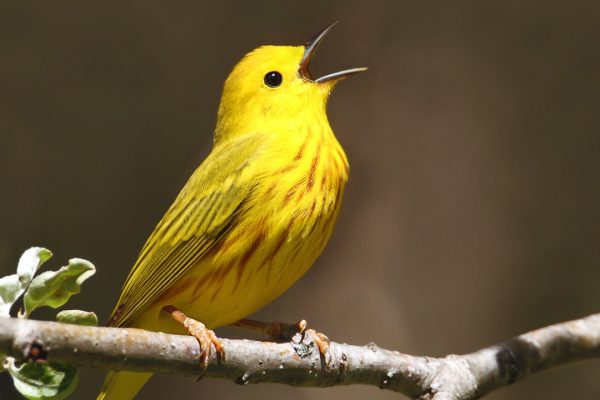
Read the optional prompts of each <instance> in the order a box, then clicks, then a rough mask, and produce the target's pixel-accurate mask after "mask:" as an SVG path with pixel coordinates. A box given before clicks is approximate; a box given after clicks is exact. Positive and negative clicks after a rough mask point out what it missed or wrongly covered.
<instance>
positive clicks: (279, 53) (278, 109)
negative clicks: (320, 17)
mask: <svg viewBox="0 0 600 400" xmlns="http://www.w3.org/2000/svg"><path fill="white" fill-rule="evenodd" d="M333 25H335V23H334V24H331V25H329V26H328V27H326V28H325V29H323V30H322V31H320V32H319V33H317V34H316V35H315V36H314V37H313V38H312V39H310V40H309V41H308V42H307V43H306V44H305V45H304V46H262V47H259V48H257V49H255V50H253V51H252V52H250V53H248V54H246V56H244V58H243V59H242V60H241V61H240V62H239V63H238V64H237V65H236V66H235V68H234V69H233V71H232V72H231V74H229V77H228V78H227V80H226V81H225V87H224V88H223V95H222V97H221V104H220V106H219V113H218V117H217V128H216V131H215V143H216V142H219V141H222V140H225V139H226V138H229V137H233V136H236V135H240V134H246V133H250V132H252V131H255V130H257V129H258V130H261V129H270V128H271V126H275V127H276V126H278V125H279V126H281V124H284V125H285V126H289V125H290V124H293V123H294V121H295V120H299V119H301V118H304V119H307V118H324V119H325V121H326V115H325V109H326V105H327V98H328V97H329V93H331V90H332V89H333V87H334V86H335V84H336V83H337V82H339V81H340V80H342V79H345V78H346V77H348V76H350V75H353V74H356V73H358V72H361V71H365V70H366V68H352V69H347V70H343V71H339V72H335V73H332V74H328V75H325V76H322V77H320V78H314V77H313V76H312V74H311V72H310V62H311V60H312V59H313V56H314V55H315V52H316V50H317V47H318V46H319V44H320V43H321V41H322V40H323V38H324V37H325V35H326V34H327V33H328V32H329V30H330V29H331V28H332V27H333ZM311 113H312V115H310V114H311Z"/></svg>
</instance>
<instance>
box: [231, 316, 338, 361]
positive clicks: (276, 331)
mask: <svg viewBox="0 0 600 400" xmlns="http://www.w3.org/2000/svg"><path fill="white" fill-rule="evenodd" d="M233 325H234V326H237V327H240V328H245V329H250V330H253V331H258V332H262V333H264V334H266V335H268V336H269V337H270V338H271V339H273V340H282V339H283V340H287V341H290V342H293V341H294V339H295V337H296V336H297V335H300V337H299V341H302V340H304V338H305V337H306V335H309V336H310V337H311V338H312V340H313V342H314V343H315V344H316V345H317V347H318V348H319V353H320V354H321V355H322V356H324V357H325V356H326V354H327V350H328V349H329V338H328V337H327V336H326V335H324V334H323V333H321V332H317V331H315V330H314V329H306V326H307V323H306V320H304V319H303V320H300V321H298V322H296V323H293V324H289V323H286V322H261V321H255V320H252V319H241V320H239V321H237V322H235V323H234V324H233Z"/></svg>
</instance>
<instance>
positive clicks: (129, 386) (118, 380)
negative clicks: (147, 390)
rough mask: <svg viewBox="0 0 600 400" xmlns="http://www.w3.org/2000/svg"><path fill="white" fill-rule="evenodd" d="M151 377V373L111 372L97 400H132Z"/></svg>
mask: <svg viewBox="0 0 600 400" xmlns="http://www.w3.org/2000/svg"><path fill="white" fill-rule="evenodd" d="M151 376H152V373H151V372H129V371H119V372H117V371H110V372H109V373H108V375H106V378H105V379H104V384H102V390H101V391H100V394H99V395H98V397H97V398H96V400H131V399H133V398H134V397H135V395H136V394H137V393H138V392H139V391H140V389H141V388H142V386H144V384H145V383H146V381H148V379H150V377H151Z"/></svg>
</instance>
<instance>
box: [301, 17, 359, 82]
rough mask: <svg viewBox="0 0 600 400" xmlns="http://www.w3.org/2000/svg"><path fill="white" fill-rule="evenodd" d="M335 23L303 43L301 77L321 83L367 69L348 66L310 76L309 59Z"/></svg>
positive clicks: (343, 77) (340, 78)
mask: <svg viewBox="0 0 600 400" xmlns="http://www.w3.org/2000/svg"><path fill="white" fill-rule="evenodd" d="M335 24H337V22H334V23H333V24H331V25H329V26H327V27H326V28H325V29H323V30H321V31H320V32H319V33H317V34H316V35H315V36H313V37H312V38H311V39H310V40H309V41H308V42H307V43H306V44H305V45H304V48H305V49H306V50H304V56H302V60H301V61H300V67H299V68H298V73H299V74H300V76H301V77H302V78H304V79H306V80H307V81H310V82H317V83H322V82H328V81H334V80H342V79H345V78H347V77H348V76H350V75H354V74H357V73H359V72H362V71H366V70H367V68H366V67H360V68H350V69H345V70H343V71H339V72H334V73H332V74H328V75H325V76H322V77H320V78H317V79H314V78H313V77H312V75H311V73H310V60H312V58H313V56H314V55H315V53H316V51H317V48H318V47H319V44H321V42H322V41H323V38H325V36H326V35H327V33H328V32H329V31H330V30H331V28H333V27H334V25H335Z"/></svg>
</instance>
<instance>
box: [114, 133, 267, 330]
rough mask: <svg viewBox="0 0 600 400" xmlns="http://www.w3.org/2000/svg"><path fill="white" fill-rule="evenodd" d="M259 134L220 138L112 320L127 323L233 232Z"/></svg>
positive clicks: (143, 258)
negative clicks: (231, 229) (230, 231)
mask: <svg viewBox="0 0 600 400" xmlns="http://www.w3.org/2000/svg"><path fill="white" fill-rule="evenodd" d="M262 139H263V138H261V137H260V134H254V135H247V136H243V137H241V138H238V139H232V140H231V141H229V142H228V143H224V144H221V145H219V146H217V147H215V149H213V151H212V152H211V154H210V155H209V156H208V157H207V158H206V160H205V161H204V162H203V163H202V164H201V165H200V167H198V169H197V170H196V171H195V172H194V174H193V175H192V176H191V177H190V179H189V180H188V182H187V183H186V185H185V186H184V188H183V189H182V190H181V192H180V193H179V196H177V198H176V199H175V202H174V203H173V204H172V205H171V207H170V208H169V210H168V211H167V212H166V213H165V215H164V216H163V218H162V219H161V221H160V222H159V223H158V225H157V227H156V228H155V229H154V232H152V234H151V235H150V237H149V238H148V240H147V241H146V244H145V245H144V247H143V248H142V251H141V252H140V255H139V258H138V260H137V262H136V263H135V265H134V266H133V268H132V269H131V272H130V273H129V276H128V277H127V280H126V281H125V284H124V286H123V291H122V293H121V297H120V298H119V301H118V302H117V305H116V307H115V309H114V310H113V313H112V316H111V318H110V319H109V322H108V325H109V326H124V325H127V324H128V323H129V322H131V321H132V319H133V318H135V317H136V316H138V315H139V313H140V312H141V311H142V310H144V308H146V307H147V306H148V305H150V304H151V303H152V302H153V301H154V300H156V299H157V298H158V297H159V296H160V295H161V294H162V293H164V292H165V290H167V289H168V288H169V287H170V286H171V285H172V284H173V283H174V282H175V281H176V280H177V279H178V278H179V277H181V276H182V275H183V274H184V273H185V272H186V271H188V270H189V269H190V268H191V267H192V266H193V265H194V264H196V262H197V261H198V260H199V259H201V258H202V257H203V256H205V255H206V253H207V252H208V251H209V250H210V249H211V248H212V247H213V246H214V245H215V244H216V243H218V242H219V241H220V240H221V238H222V237H223V236H224V235H225V234H226V233H227V232H228V230H229V229H230V228H231V227H232V226H233V225H234V224H235V221H236V219H238V218H239V217H240V214H242V213H244V212H245V211H244V210H245V207H244V204H245V203H246V200H247V199H248V197H249V196H250V195H251V192H252V189H253V187H254V185H255V184H256V181H257V177H256V174H254V173H253V171H252V170H253V165H255V164H254V163H253V161H255V160H256V158H257V157H260V155H261V153H262V152H261V148H262V146H263V144H264V140H262Z"/></svg>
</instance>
